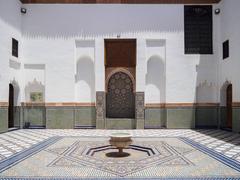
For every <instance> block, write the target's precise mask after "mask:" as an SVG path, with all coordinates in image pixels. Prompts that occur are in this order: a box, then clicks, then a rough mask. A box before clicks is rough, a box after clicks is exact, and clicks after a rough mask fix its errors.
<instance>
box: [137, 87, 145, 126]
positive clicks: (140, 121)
mask: <svg viewBox="0 0 240 180" xmlns="http://www.w3.org/2000/svg"><path fill="white" fill-rule="evenodd" d="M135 102H136V104H135V108H136V110H135V118H136V124H137V129H144V120H145V112H144V110H145V108H144V102H145V99H144V92H136V96H135Z"/></svg>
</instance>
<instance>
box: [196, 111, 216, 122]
mask: <svg viewBox="0 0 240 180" xmlns="http://www.w3.org/2000/svg"><path fill="white" fill-rule="evenodd" d="M196 127H218V107H198V108H197V109H196Z"/></svg>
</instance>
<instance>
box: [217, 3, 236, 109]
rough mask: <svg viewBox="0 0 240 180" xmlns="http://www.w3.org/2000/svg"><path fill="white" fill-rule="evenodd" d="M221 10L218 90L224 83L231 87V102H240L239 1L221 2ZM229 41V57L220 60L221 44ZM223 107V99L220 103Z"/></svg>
mask: <svg viewBox="0 0 240 180" xmlns="http://www.w3.org/2000/svg"><path fill="white" fill-rule="evenodd" d="M219 7H220V9H221V14H220V18H221V26H220V29H221V37H220V48H221V49H220V50H221V56H220V58H219V62H220V64H219V74H220V78H219V85H220V89H221V87H222V86H223V85H224V83H225V82H226V81H228V82H229V83H232V85H233V101H234V102H240V93H239V92H240V81H239V77H240V71H239V67H240V59H239V58H240V51H239V47H240V36H239V32H240V23H239V19H240V11H239V7H240V1H239V0H223V1H222V2H221V3H220V5H219ZM226 40H229V49H230V52H229V53H230V57H229V58H227V59H225V60H222V43H223V42H224V41H226ZM221 104H222V105H225V102H224V99H223V100H222V102H221Z"/></svg>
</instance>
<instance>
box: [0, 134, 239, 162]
mask: <svg viewBox="0 0 240 180" xmlns="http://www.w3.org/2000/svg"><path fill="white" fill-rule="evenodd" d="M114 132H119V130H84V129H81V130H79V129H70V130H63V129H61V130H54V129H21V130H16V131H11V132H7V133H2V134H0V160H3V159H5V158H7V157H10V156H12V155H14V154H16V153H18V152H21V151H23V150H26V149H28V148H30V147H31V146H33V145H35V144H37V143H39V142H42V141H44V140H46V139H48V138H50V137H53V136H81V137H109V135H110V134H112V133H114ZM121 132H127V133H130V134H132V136H133V137H186V138H189V139H191V140H193V141H194V142H197V143H199V144H201V145H203V146H205V147H207V148H210V149H212V150H214V151H215V152H218V153H220V154H222V155H225V156H227V157H229V158H231V159H234V160H236V161H238V162H240V134H237V133H233V132H228V131H223V130H218V129H199V130H198V129H196V130H190V129H186V130H184V129H180V130H170V129H164V130H163V129H159V130H155V129H154V130H121Z"/></svg>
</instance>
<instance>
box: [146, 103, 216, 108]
mask: <svg viewBox="0 0 240 180" xmlns="http://www.w3.org/2000/svg"><path fill="white" fill-rule="evenodd" d="M219 105H220V104H219V103H149V104H148V103H147V104H145V107H146V108H179V107H216V106H219Z"/></svg>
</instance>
